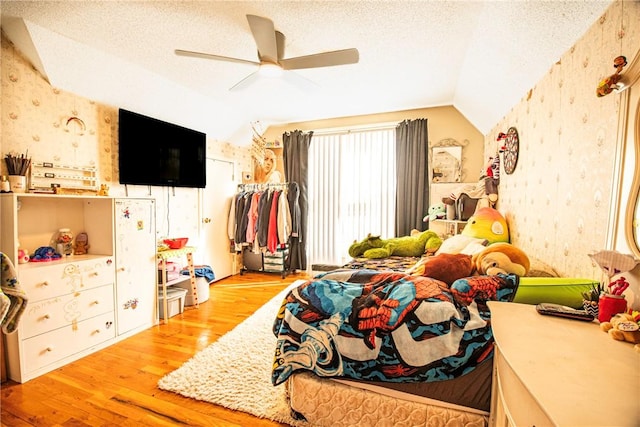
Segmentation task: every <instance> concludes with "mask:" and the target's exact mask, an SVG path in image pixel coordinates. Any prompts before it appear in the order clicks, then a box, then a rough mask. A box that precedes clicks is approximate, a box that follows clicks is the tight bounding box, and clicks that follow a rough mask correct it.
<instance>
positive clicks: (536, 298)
mask: <svg viewBox="0 0 640 427" xmlns="http://www.w3.org/2000/svg"><path fill="white" fill-rule="evenodd" d="M597 285H598V282H596V281H594V280H592V279H578V278H569V277H521V278H520V284H519V285H518V290H517V291H516V296H515V298H514V299H513V302H518V303H521V304H533V305H535V304H540V303H541V302H548V303H554V304H560V305H566V306H568V307H573V308H582V292H585V291H588V290H590V289H591V286H597Z"/></svg>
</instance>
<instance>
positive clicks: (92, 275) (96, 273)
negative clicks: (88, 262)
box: [89, 271, 98, 277]
mask: <svg viewBox="0 0 640 427" xmlns="http://www.w3.org/2000/svg"><path fill="white" fill-rule="evenodd" d="M97 275H98V272H97V271H94V272H92V273H90V274H89V276H91V277H95V276H97Z"/></svg>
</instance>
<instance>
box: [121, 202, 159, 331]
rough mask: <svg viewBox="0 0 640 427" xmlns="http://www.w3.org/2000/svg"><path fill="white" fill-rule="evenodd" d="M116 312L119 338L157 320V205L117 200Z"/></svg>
mask: <svg viewBox="0 0 640 427" xmlns="http://www.w3.org/2000/svg"><path fill="white" fill-rule="evenodd" d="M114 208H115V211H114V217H115V245H116V312H117V322H118V324H117V331H118V335H121V334H124V333H127V332H129V331H131V330H134V329H136V328H140V327H149V326H151V324H152V322H153V321H154V319H155V306H156V304H155V301H156V300H155V298H156V287H155V286H153V284H154V283H155V282H156V227H155V212H156V207H155V201H154V200H149V199H116V201H115V207H114Z"/></svg>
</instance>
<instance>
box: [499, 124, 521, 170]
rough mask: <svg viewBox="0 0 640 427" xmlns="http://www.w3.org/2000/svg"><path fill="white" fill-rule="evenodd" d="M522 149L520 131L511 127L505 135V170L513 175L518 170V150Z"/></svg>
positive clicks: (503, 149)
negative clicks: (519, 137)
mask: <svg viewBox="0 0 640 427" xmlns="http://www.w3.org/2000/svg"><path fill="white" fill-rule="evenodd" d="M519 150H520V141H519V139H518V131H517V130H516V128H514V127H510V128H509V130H508V131H507V134H506V135H505V137H504V146H503V148H502V152H503V153H504V171H505V172H506V173H507V174H508V175H511V174H512V173H513V171H514V170H516V165H517V164H518V152H519Z"/></svg>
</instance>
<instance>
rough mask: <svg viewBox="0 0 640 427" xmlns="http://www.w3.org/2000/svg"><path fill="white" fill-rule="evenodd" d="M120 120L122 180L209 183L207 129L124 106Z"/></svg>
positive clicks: (167, 184) (195, 185) (169, 184)
mask: <svg viewBox="0 0 640 427" xmlns="http://www.w3.org/2000/svg"><path fill="white" fill-rule="evenodd" d="M118 121H119V128H118V145H119V153H118V154H119V162H118V164H119V167H120V184H134V185H154V186H165V187H191V188H204V187H205V186H206V184H207V182H206V180H207V179H206V160H205V153H206V134H205V133H202V132H198V131H196V130H193V129H188V128H185V127H182V126H178V125H176V124H173V123H168V122H165V121H162V120H158V119H154V118H152V117H147V116H144V115H142V114H138V113H134V112H133V111H127V110H124V109H120V110H119V112H118Z"/></svg>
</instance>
